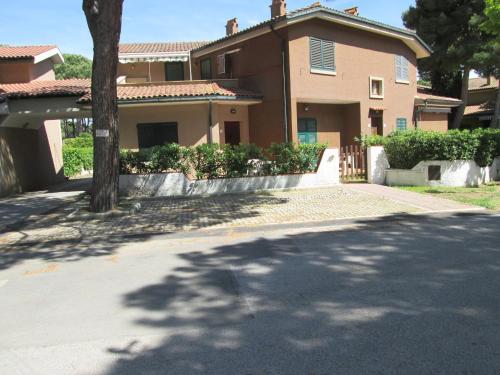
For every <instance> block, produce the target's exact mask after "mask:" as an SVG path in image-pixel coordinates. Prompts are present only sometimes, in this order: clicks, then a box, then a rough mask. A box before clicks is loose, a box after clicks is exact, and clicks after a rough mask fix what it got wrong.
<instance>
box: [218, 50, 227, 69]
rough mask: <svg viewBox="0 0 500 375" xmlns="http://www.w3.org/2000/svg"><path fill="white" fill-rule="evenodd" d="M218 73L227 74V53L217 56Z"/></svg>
mask: <svg viewBox="0 0 500 375" xmlns="http://www.w3.org/2000/svg"><path fill="white" fill-rule="evenodd" d="M217 74H226V54H225V53H223V54H222V55H219V56H217Z"/></svg>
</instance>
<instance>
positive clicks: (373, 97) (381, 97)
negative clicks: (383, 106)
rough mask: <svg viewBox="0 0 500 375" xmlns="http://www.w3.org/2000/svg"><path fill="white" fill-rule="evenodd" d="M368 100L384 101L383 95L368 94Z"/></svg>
mask: <svg viewBox="0 0 500 375" xmlns="http://www.w3.org/2000/svg"><path fill="white" fill-rule="evenodd" d="M370 99H384V95H371V94H370Z"/></svg>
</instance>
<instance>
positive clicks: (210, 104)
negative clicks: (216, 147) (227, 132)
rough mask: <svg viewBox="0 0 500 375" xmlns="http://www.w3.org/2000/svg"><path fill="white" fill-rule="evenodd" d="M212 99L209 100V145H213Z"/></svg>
mask: <svg viewBox="0 0 500 375" xmlns="http://www.w3.org/2000/svg"><path fill="white" fill-rule="evenodd" d="M212 142H213V139H212V99H209V100H208V132H207V143H208V144H212Z"/></svg>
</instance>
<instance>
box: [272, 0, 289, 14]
mask: <svg viewBox="0 0 500 375" xmlns="http://www.w3.org/2000/svg"><path fill="white" fill-rule="evenodd" d="M285 14H286V0H273V3H272V4H271V18H276V17H282V16H284V15H285Z"/></svg>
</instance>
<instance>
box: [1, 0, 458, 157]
mask: <svg viewBox="0 0 500 375" xmlns="http://www.w3.org/2000/svg"><path fill="white" fill-rule="evenodd" d="M270 1H272V2H271V4H270V9H271V14H270V18H269V19H268V20H266V21H264V22H261V23H259V24H257V25H255V26H253V27H250V28H248V29H245V30H239V25H238V20H237V19H236V18H233V19H230V20H229V21H228V22H227V24H226V25H225V29H226V35H225V36H224V37H223V38H221V39H219V40H215V41H211V42H207V41H199V42H170V43H132V44H122V45H120V49H119V67H118V75H117V82H118V89H117V91H118V92H117V94H118V106H119V116H120V146H121V147H122V148H127V149H137V148H145V147H151V146H153V145H156V144H164V143H166V142H177V143H179V144H181V145H197V144H201V143H206V142H217V143H221V144H225V143H229V144H238V143H255V144H257V145H259V146H262V147H268V146H269V145H270V144H271V143H273V142H302V143H312V142H322V143H323V142H324V143H327V144H328V145H329V146H330V147H340V146H345V145H350V144H352V143H353V142H354V138H355V137H356V136H359V135H364V134H380V135H386V134H389V133H391V132H392V131H394V130H396V129H399V130H403V129H411V128H414V127H415V126H418V127H422V128H424V129H429V130H446V129H447V112H449V111H450V108H451V107H453V106H455V105H456V102H453V100H447V98H438V97H429V96H426V95H427V94H425V93H421V92H418V91H417V78H416V77H417V71H416V64H417V60H418V59H421V58H425V57H427V56H429V55H430V53H431V50H430V48H429V47H428V46H427V45H426V44H425V43H424V42H423V41H422V40H421V39H420V37H419V36H418V35H417V34H416V33H415V32H413V31H410V30H406V29H400V28H396V27H392V26H389V25H385V24H382V23H380V22H377V21H373V20H369V19H366V18H363V17H361V16H359V13H358V9H357V8H350V9H346V10H345V11H337V10H334V9H331V8H328V7H325V6H322V5H321V4H320V3H319V2H318V3H314V4H312V5H310V6H308V7H305V8H302V9H298V10H294V11H289V12H288V11H287V9H286V1H285V0H270ZM2 89H3V91H4V94H3V97H4V104H3V113H4V119H3V122H2V123H1V124H0V126H2V127H19V126H27V127H32V126H37V125H36V124H38V122H39V121H40V119H43V120H53V119H61V118H64V117H65V116H71V117H73V118H74V117H88V116H90V112H91V101H92V98H91V95H90V85H89V82H84V81H78V82H76V81H74V80H73V81H45V82H44V85H42V86H40V85H38V84H36V85H34V84H33V83H29V82H28V83H24V84H20V85H16V84H14V85H13V84H6V85H0V90H2ZM0 122H1V121H0Z"/></svg>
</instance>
